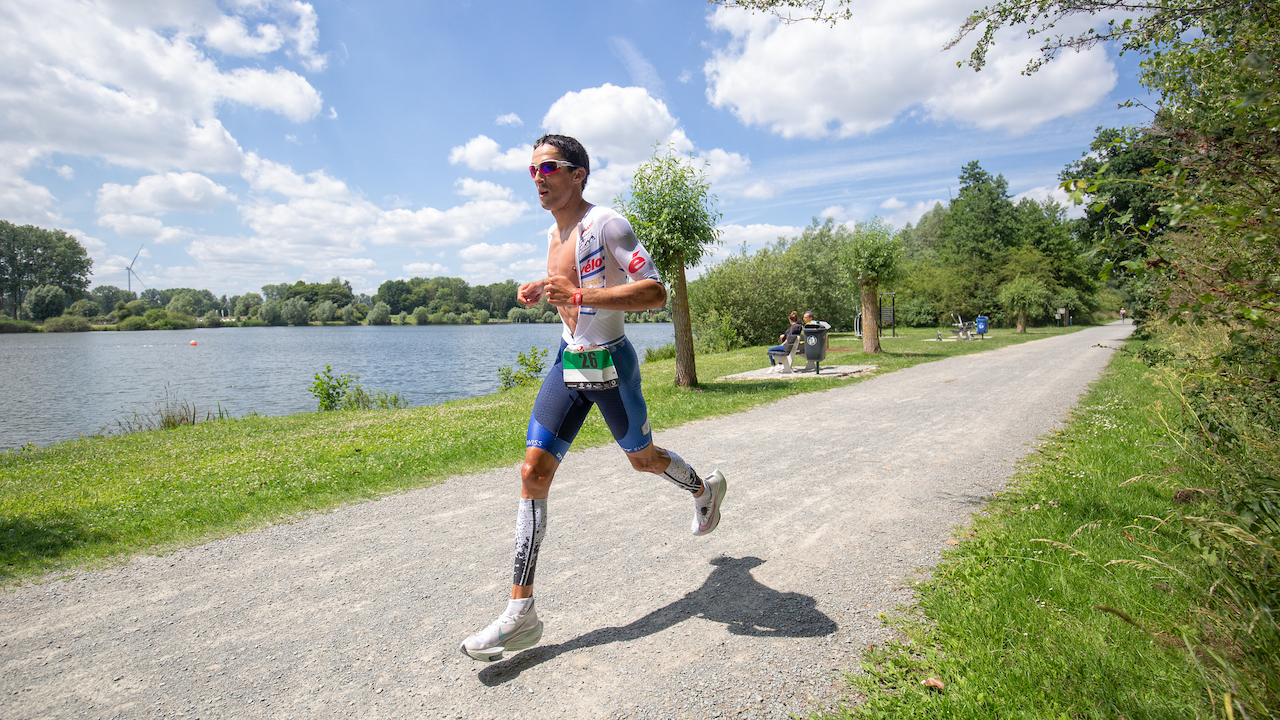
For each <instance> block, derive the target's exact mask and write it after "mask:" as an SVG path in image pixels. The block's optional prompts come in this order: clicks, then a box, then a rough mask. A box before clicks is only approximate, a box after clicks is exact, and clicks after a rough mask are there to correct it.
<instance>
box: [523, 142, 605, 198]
mask: <svg viewBox="0 0 1280 720" xmlns="http://www.w3.org/2000/svg"><path fill="white" fill-rule="evenodd" d="M543 145H550V146H551V147H553V148H555V149H556V150H558V151H560V155H561V156H563V157H564V159H565V160H568V161H569V162H571V163H573V164H574V165H577V166H578V167H580V168H582V169H583V170H586V171H587V175H586V177H584V178H582V189H583V190H585V189H587V178H589V177H591V158H590V157H588V156H587V149H586V148H584V147H582V143H580V142H578V141H577V140H575V139H573V138H571V137H569V136H568V135H552V134H550V133H548V134H546V135H543V136H542V137H540V138H538V139H537V140H534V141H533V149H534V150H537V149H538V148H540V147H542V146H543Z"/></svg>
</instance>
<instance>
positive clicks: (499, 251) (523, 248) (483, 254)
mask: <svg viewBox="0 0 1280 720" xmlns="http://www.w3.org/2000/svg"><path fill="white" fill-rule="evenodd" d="M537 249H538V248H537V247H536V246H534V245H532V244H530V243H502V244H501V245H490V244H489V243H477V244H475V245H472V246H471V247H466V248H463V249H462V250H461V251H459V252H458V255H459V256H460V257H461V258H462V259H463V260H468V261H470V262H482V261H489V262H495V263H502V262H507V261H509V260H514V259H516V258H518V257H520V256H521V255H528V254H529V253H531V252H533V251H535V250H537Z"/></svg>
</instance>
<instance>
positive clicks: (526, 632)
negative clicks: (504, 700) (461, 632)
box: [460, 603, 542, 662]
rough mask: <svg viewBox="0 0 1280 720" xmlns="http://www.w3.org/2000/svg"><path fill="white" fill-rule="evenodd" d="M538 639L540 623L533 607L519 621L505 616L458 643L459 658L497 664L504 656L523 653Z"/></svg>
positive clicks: (540, 628) (530, 606)
mask: <svg viewBox="0 0 1280 720" xmlns="http://www.w3.org/2000/svg"><path fill="white" fill-rule="evenodd" d="M541 639H542V622H541V621H540V620H538V612H537V611H536V610H534V608H533V603H529V609H528V610H526V611H525V613H524V614H523V615H521V616H520V617H511V616H510V615H507V614H506V613H505V612H504V613H503V614H501V615H499V616H498V619H497V620H494V621H493V622H492V623H490V624H489V627H487V628H485V629H483V630H481V631H480V632H478V633H476V634H475V635H472V636H471V637H469V638H467V639H466V640H463V641H462V646H461V648H460V649H461V650H462V654H463V655H466V656H467V657H469V658H471V659H473V660H479V661H480V662H493V661H494V660H501V659H502V654H503V653H504V652H508V651H509V652H517V651H520V650H526V649H528V648H531V647H533V646H534V645H537V644H538V641H539V640H541Z"/></svg>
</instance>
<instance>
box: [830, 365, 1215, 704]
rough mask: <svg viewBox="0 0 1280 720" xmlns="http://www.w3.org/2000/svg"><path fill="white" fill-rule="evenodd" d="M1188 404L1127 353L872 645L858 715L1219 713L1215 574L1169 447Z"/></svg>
mask: <svg viewBox="0 0 1280 720" xmlns="http://www.w3.org/2000/svg"><path fill="white" fill-rule="evenodd" d="M1176 406H1177V403H1176V401H1174V400H1173V399H1172V398H1171V397H1170V396H1169V395H1168V394H1167V391H1165V390H1163V389H1161V388H1158V387H1156V386H1155V385H1154V384H1153V382H1152V378H1151V377H1150V374H1149V372H1148V369H1147V366H1146V365H1144V364H1142V363H1141V362H1138V361H1137V360H1136V359H1135V358H1134V357H1133V355H1131V354H1129V353H1117V354H1116V355H1115V356H1114V357H1113V359H1112V361H1111V365H1110V367H1109V369H1108V373H1107V374H1106V375H1105V376H1104V377H1103V378H1102V379H1101V380H1100V381H1099V382H1098V383H1097V384H1096V386H1095V387H1094V388H1093V389H1092V390H1091V392H1090V393H1089V394H1088V395H1087V397H1086V398H1085V399H1084V401H1083V402H1082V404H1081V406H1080V407H1079V408H1078V409H1077V411H1076V412H1075V414H1074V417H1073V419H1072V421H1071V422H1070V424H1069V426H1068V427H1067V428H1065V430H1064V431H1062V432H1061V433H1056V434H1055V435H1054V436H1053V437H1052V438H1050V439H1049V440H1048V442H1047V443H1046V444H1045V445H1044V446H1043V447H1042V449H1041V451H1040V452H1039V453H1038V454H1037V455H1036V456H1035V457H1034V459H1033V460H1031V461H1030V462H1029V465H1028V466H1027V467H1026V468H1024V470H1023V472H1021V473H1020V474H1019V476H1018V477H1016V478H1015V480H1014V482H1013V484H1012V485H1011V489H1010V490H1009V491H1007V492H1005V493H1003V494H1001V495H999V496H997V497H996V498H994V499H993V500H992V501H991V503H990V504H989V506H988V508H987V511H986V513H985V514H984V515H983V516H981V517H980V518H979V519H978V520H977V521H976V522H975V524H974V525H973V526H972V527H971V528H969V529H967V530H966V531H965V534H964V537H963V538H962V539H961V542H960V544H959V545H958V547H956V548H955V549H954V550H953V551H950V552H949V553H948V555H947V557H946V558H945V559H944V561H943V563H942V564H940V565H939V566H938V567H937V568H935V569H934V571H933V573H932V578H931V579H930V580H929V581H927V582H926V583H925V584H923V585H922V586H921V587H920V588H919V589H918V590H919V603H918V605H916V606H915V607H913V608H910V609H908V610H906V611H904V614H903V615H902V616H900V617H898V618H896V619H895V620H894V621H893V622H894V624H896V625H897V626H898V627H899V628H900V629H901V631H902V633H903V639H902V640H901V641H899V642H895V643H893V644H890V645H889V646H887V647H880V648H872V649H871V650H869V652H868V653H867V655H866V661H865V662H864V663H863V668H862V669H863V671H864V674H858V675H852V676H850V678H849V682H850V683H851V685H852V689H853V690H854V691H855V692H856V693H857V694H859V695H862V696H864V698H865V699H864V700H863V701H862V703H861V704H860V705H859V706H857V707H856V708H855V709H852V710H849V711H847V713H848V714H847V715H846V717H848V716H853V717H857V718H894V719H895V720H901V719H904V718H983V719H986V718H1072V719H1076V718H1099V719H1101V718H1106V719H1107V720H1115V719H1116V718H1118V717H1123V718H1128V720H1148V719H1154V718H1197V717H1205V718H1207V717H1217V715H1216V714H1215V713H1216V712H1217V711H1218V710H1220V709H1221V708H1222V703H1221V698H1217V699H1216V702H1215V700H1214V699H1211V698H1210V697H1209V693H1208V692H1207V691H1206V690H1205V688H1206V684H1205V683H1204V682H1203V679H1202V676H1201V673H1200V671H1199V669H1198V667H1197V664H1196V662H1195V661H1194V660H1193V659H1192V657H1191V656H1190V655H1189V653H1188V652H1187V650H1186V647H1185V645H1184V643H1183V633H1185V632H1188V630H1187V629H1188V628H1192V627H1194V626H1195V620H1194V618H1195V615H1196V611H1197V607H1198V604H1199V602H1200V601H1201V599H1202V597H1203V595H1202V593H1203V592H1204V590H1205V585H1206V583H1205V582H1204V577H1203V576H1202V574H1201V572H1200V568H1202V567H1203V563H1201V562H1200V561H1199V556H1198V553H1197V552H1195V551H1193V550H1192V549H1191V548H1189V547H1187V546H1186V545H1185V544H1184V543H1183V541H1182V539H1181V538H1182V535H1181V534H1180V533H1179V532H1177V530H1176V528H1175V525H1174V524H1175V523H1176V519H1173V518H1174V516H1175V515H1176V512H1175V510H1174V508H1175V505H1174V503H1173V500H1172V497H1173V493H1174V491H1175V490H1176V489H1177V488H1178V486H1177V485H1176V484H1175V483H1174V482H1172V481H1170V480H1169V479H1168V478H1171V477H1174V476H1175V475H1176V469H1175V468H1169V467H1167V465H1168V462H1167V461H1164V460H1162V459H1161V456H1162V455H1171V453H1169V452H1168V451H1167V447H1166V440H1165V437H1164V435H1163V432H1162V429H1161V426H1160V423H1159V422H1158V414H1159V413H1160V412H1167V411H1168V410H1171V409H1173V408H1175V407H1176ZM1102 608H1113V609H1115V610H1117V611H1119V612H1121V613H1124V615H1126V616H1127V617H1128V618H1130V619H1131V620H1132V623H1129V622H1126V621H1125V620H1123V619H1122V618H1121V617H1120V616H1119V615H1118V614H1115V613H1113V612H1110V611H1108V610H1105V609H1102ZM928 677H934V678H937V679H940V680H941V681H942V682H943V683H945V688H944V689H943V690H941V691H936V690H930V689H926V688H925V687H924V686H923V685H922V684H921V683H922V681H923V680H925V679H926V678H928Z"/></svg>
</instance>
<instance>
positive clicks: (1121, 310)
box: [1120, 308, 1125, 325]
mask: <svg viewBox="0 0 1280 720" xmlns="http://www.w3.org/2000/svg"><path fill="white" fill-rule="evenodd" d="M1124 316H1125V311H1124V308H1120V324H1121V325H1123V324H1124Z"/></svg>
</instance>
